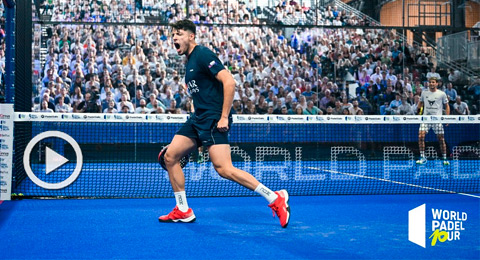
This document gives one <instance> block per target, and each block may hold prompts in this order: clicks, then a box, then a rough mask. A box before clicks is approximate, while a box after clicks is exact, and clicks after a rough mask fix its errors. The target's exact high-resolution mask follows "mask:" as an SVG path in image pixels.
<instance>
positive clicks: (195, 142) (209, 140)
mask: <svg viewBox="0 0 480 260" xmlns="http://www.w3.org/2000/svg"><path fill="white" fill-rule="evenodd" d="M171 27H172V35H173V43H174V46H175V48H176V50H177V53H178V54H179V55H183V54H185V55H187V58H188V62H187V64H186V74H185V82H186V84H187V86H188V90H189V92H190V95H191V96H192V98H193V103H194V104H195V113H194V115H193V116H192V117H190V118H189V119H188V120H187V122H185V124H184V125H183V126H182V127H181V128H180V129H179V130H178V131H177V133H176V134H175V136H174V137H173V140H172V142H171V143H170V145H169V146H168V149H167V150H166V152H165V155H164V163H165V166H166V168H167V170H168V176H169V178H170V183H171V185H172V188H173V191H174V194H175V200H176V203H177V205H176V206H175V208H174V209H173V211H172V212H170V213H169V214H168V215H164V216H161V217H159V221H160V222H179V221H180V222H193V221H195V214H194V213H193V210H192V209H191V208H189V207H188V204H187V198H186V195H185V176H184V174H183V171H182V167H181V165H180V160H181V159H182V158H183V157H184V156H186V155H187V154H189V153H190V152H192V151H193V150H194V149H196V147H197V146H204V147H207V148H208V152H209V154H210V159H211V161H212V164H213V167H214V168H215V170H216V171H217V172H218V174H219V175H220V176H222V177H223V178H226V179H229V180H232V181H235V182H237V183H238V184H240V185H242V186H244V187H246V188H248V189H250V190H254V191H255V192H257V193H258V194H260V195H262V196H263V197H264V198H265V199H267V200H268V202H269V205H268V206H269V207H270V208H272V210H273V211H274V212H275V213H276V214H277V216H278V218H279V219H280V224H281V225H282V227H284V228H285V227H287V225H288V221H289V218H290V207H289V205H288V199H289V198H288V193H287V191H286V190H280V191H276V192H273V191H271V190H270V189H269V188H267V187H265V186H264V185H263V184H261V183H260V182H258V181H257V180H256V179H255V177H253V176H252V175H251V174H249V173H247V172H245V171H242V170H240V169H237V168H235V167H234V166H233V165H232V158H231V152H230V145H229V143H228V131H229V130H230V125H231V115H230V109H231V107H232V102H233V95H234V92H235V81H234V79H233V77H232V75H231V74H230V72H229V71H227V70H226V69H225V67H224V66H223V65H222V63H221V62H220V60H219V59H218V57H217V56H216V55H215V54H214V53H213V52H212V51H211V50H210V49H208V48H206V47H204V46H200V45H197V43H196V42H195V34H196V27H195V24H194V23H193V22H192V21H189V20H181V21H178V22H176V23H174V24H172V25H171Z"/></svg>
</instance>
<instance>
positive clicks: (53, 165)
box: [45, 147, 68, 174]
mask: <svg viewBox="0 0 480 260" xmlns="http://www.w3.org/2000/svg"><path fill="white" fill-rule="evenodd" d="M45 152H46V154H45V157H46V158H45V161H46V162H45V174H49V173H50V172H52V171H53V170H55V169H57V168H58V167H60V166H62V165H64V164H65V163H67V162H68V159H67V158H65V157H63V156H61V155H60V154H58V153H57V152H55V151H54V150H52V149H50V148H48V147H46V148H45Z"/></svg>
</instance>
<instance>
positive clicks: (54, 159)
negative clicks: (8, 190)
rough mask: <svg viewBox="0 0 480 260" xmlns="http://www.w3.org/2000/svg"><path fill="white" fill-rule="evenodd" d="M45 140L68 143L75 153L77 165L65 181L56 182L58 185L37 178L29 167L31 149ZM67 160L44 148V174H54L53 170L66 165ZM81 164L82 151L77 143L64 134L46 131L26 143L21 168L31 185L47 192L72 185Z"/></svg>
mask: <svg viewBox="0 0 480 260" xmlns="http://www.w3.org/2000/svg"><path fill="white" fill-rule="evenodd" d="M45 138H61V139H63V140H65V141H66V142H68V143H69V144H70V145H71V146H72V147H73V150H74V151H75V154H76V160H77V164H76V166H75V169H74V170H73V173H72V174H71V175H70V176H69V177H68V178H66V179H65V180H63V181H61V182H58V183H49V182H45V181H42V180H41V179H40V178H38V177H37V176H36V175H35V173H33V171H32V168H31V167H30V156H31V153H32V150H33V148H34V147H35V145H36V144H37V143H39V142H40V141H41V140H43V139H45ZM68 161H69V160H68V159H67V158H65V157H63V156H62V155H60V154H59V153H57V152H56V151H54V150H52V149H51V148H49V147H45V173H46V174H55V170H56V169H58V168H59V167H61V166H62V165H64V164H65V163H67V162H68ZM82 164H83V155H82V150H81V149H80V146H79V145H78V143H77V142H76V141H75V139H73V138H72V137H71V136H69V135H68V134H66V133H63V132H60V131H47V132H43V133H40V134H38V135H37V136H35V137H34V138H32V140H31V141H30V142H29V143H28V145H27V147H26V148H25V153H24V154H23V166H24V168H25V172H26V173H27V175H28V177H29V178H30V179H31V180H32V181H33V183H35V184H37V185H38V186H40V187H42V188H44V189H47V190H58V189H63V188H65V187H67V186H68V185H70V184H72V183H73V182H74V181H75V180H76V179H77V178H78V176H79V175H80V172H81V170H82Z"/></svg>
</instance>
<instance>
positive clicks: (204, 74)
mask: <svg viewBox="0 0 480 260" xmlns="http://www.w3.org/2000/svg"><path fill="white" fill-rule="evenodd" d="M224 69H225V67H224V66H223V65H222V62H221V61H220V60H219V59H218V57H217V55H215V53H213V52H212V51H211V50H210V49H208V48H207V47H204V46H200V45H197V46H195V48H194V49H193V51H192V52H191V53H190V55H189V56H188V62H187V66H186V72H185V82H186V84H187V87H188V91H189V93H190V95H191V96H192V99H193V105H194V107H195V115H196V116H197V117H200V118H204V117H212V116H213V117H218V118H220V115H221V114H222V107H223V85H222V83H221V82H220V81H218V80H217V79H216V78H215V76H216V75H217V74H218V72H220V71H221V70H224Z"/></svg>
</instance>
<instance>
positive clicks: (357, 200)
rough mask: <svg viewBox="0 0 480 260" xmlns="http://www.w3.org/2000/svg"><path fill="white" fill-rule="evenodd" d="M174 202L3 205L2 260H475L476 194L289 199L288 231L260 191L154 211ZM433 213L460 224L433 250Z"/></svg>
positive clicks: (479, 227)
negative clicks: (414, 228)
mask: <svg viewBox="0 0 480 260" xmlns="http://www.w3.org/2000/svg"><path fill="white" fill-rule="evenodd" d="M174 203H175V201H174V199H173V198H167V199H96V200H95V199H85V200H79V199H65V200H33V199H24V200H16V201H5V202H3V203H2V204H0V258H1V259H480V198H478V197H470V196H465V195H458V194H448V195H447V194H433V195H432V194H431V195H350V196H339V195H337V196H291V197H290V206H291V220H290V224H289V226H288V227H287V228H286V229H283V228H281V227H280V225H279V222H278V219H276V218H275V219H273V217H272V213H271V211H270V209H269V208H268V207H267V206H266V201H265V200H264V199H263V198H261V197H221V198H219V197H217V198H213V197H210V198H190V199H189V205H190V206H191V207H192V208H193V209H194V211H195V214H196V216H197V221H196V222H195V223H191V224H178V223H159V222H158V220H157V218H158V216H159V215H161V214H163V213H167V212H168V211H170V210H171V209H172V208H173V206H174ZM423 204H425V205H426V206H425V208H426V212H425V220H426V224H425V225H426V226H425V228H426V231H425V240H426V247H425V248H423V247H421V246H419V245H416V244H414V243H412V242H410V241H409V239H408V225H409V222H408V219H409V214H408V213H409V211H410V210H411V209H414V208H416V207H418V206H420V205H423ZM438 210H447V212H446V213H445V212H444V213H445V214H441V215H442V218H443V217H446V218H445V219H439V220H438V221H439V222H438V223H440V222H443V221H444V222H445V225H446V226H448V225H449V224H448V221H452V222H453V224H452V226H453V227H455V223H454V222H457V225H456V227H457V231H458V234H459V235H458V239H452V240H451V241H449V240H446V241H444V242H440V241H437V242H436V245H435V246H432V245H431V242H432V239H429V236H430V235H431V234H432V233H433V232H432V225H434V223H433V222H434V221H435V220H434V216H433V215H434V214H433V212H435V211H438ZM452 212H455V213H454V214H453V215H452ZM458 216H461V217H458ZM437 217H438V215H437ZM452 233H453V231H452ZM452 238H453V236H452Z"/></svg>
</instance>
